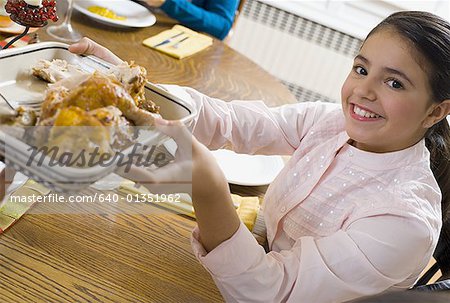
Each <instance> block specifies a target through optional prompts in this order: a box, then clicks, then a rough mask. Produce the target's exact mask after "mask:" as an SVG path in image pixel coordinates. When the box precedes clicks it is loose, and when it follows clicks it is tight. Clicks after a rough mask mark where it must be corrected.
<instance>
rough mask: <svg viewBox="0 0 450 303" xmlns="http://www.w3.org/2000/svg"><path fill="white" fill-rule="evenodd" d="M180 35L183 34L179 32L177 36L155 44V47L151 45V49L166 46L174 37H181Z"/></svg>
mask: <svg viewBox="0 0 450 303" xmlns="http://www.w3.org/2000/svg"><path fill="white" fill-rule="evenodd" d="M181 35H184V32H181V33H179V34H176V35H175V36H172V37H170V38H167V39H166V40H164V41H162V42H160V43H158V44H156V45H153V47H154V48H156V47H158V46H161V45H165V44H167V43H170V42H172V41H173V39H175V38H176V37H179V36H181Z"/></svg>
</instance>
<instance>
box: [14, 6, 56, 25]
mask: <svg viewBox="0 0 450 303" xmlns="http://www.w3.org/2000/svg"><path fill="white" fill-rule="evenodd" d="M55 6H56V1H55V0H43V1H42V5H41V6H32V5H28V4H27V3H26V2H25V1H24V0H8V2H7V3H6V5H5V9H6V12H7V13H8V14H10V18H11V19H12V20H13V21H14V22H16V23H18V24H20V25H23V26H31V27H42V26H44V25H46V24H47V20H49V19H50V20H52V21H53V22H56V21H58V16H57V15H56V7H55Z"/></svg>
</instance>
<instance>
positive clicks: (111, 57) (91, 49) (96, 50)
mask: <svg viewBox="0 0 450 303" xmlns="http://www.w3.org/2000/svg"><path fill="white" fill-rule="evenodd" d="M69 51H70V52H72V53H74V54H79V55H94V56H96V57H98V58H100V59H103V60H105V61H107V62H109V63H112V64H114V65H117V64H120V63H122V62H123V60H122V59H120V58H119V57H117V56H116V55H115V54H114V53H113V52H112V51H110V50H109V49H107V48H106V47H104V46H102V45H100V44H98V43H97V42H94V41H92V40H91V39H89V38H86V37H84V38H83V39H81V40H80V41H78V42H77V43H74V44H72V45H71V46H69Z"/></svg>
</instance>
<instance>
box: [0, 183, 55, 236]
mask: <svg viewBox="0 0 450 303" xmlns="http://www.w3.org/2000/svg"><path fill="white" fill-rule="evenodd" d="M49 193H50V190H49V189H48V188H46V187H45V186H43V185H41V184H39V183H37V182H35V181H33V180H31V179H28V180H27V182H25V184H24V185H22V186H21V187H20V188H19V189H17V190H16V191H14V192H13V193H12V194H11V195H10V197H9V198H8V201H7V202H6V203H5V204H3V205H2V207H1V208H0V234H1V233H3V232H4V231H5V230H6V229H7V228H8V227H10V226H11V225H13V224H14V223H15V222H17V221H18V220H19V219H20V218H21V217H22V216H23V215H24V214H25V213H26V212H27V211H28V210H29V209H30V208H31V206H33V204H34V203H35V202H36V200H37V199H27V198H26V197H30V196H32V195H35V196H45V195H47V194H49ZM11 196H15V197H19V198H18V200H16V199H12V198H11Z"/></svg>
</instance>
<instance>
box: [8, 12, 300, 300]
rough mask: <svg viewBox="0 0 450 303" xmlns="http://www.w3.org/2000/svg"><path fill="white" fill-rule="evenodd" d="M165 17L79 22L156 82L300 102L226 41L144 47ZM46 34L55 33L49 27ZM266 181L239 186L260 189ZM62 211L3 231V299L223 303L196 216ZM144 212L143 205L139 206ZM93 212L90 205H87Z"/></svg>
mask: <svg viewBox="0 0 450 303" xmlns="http://www.w3.org/2000/svg"><path fill="white" fill-rule="evenodd" d="M173 24H174V23H173V20H170V19H168V18H167V17H163V16H159V15H158V22H157V24H156V25H154V26H152V27H150V28H145V29H138V30H137V29H117V28H110V27H107V26H104V25H101V24H98V23H95V22H93V21H91V20H90V19H89V18H87V17H85V16H82V15H79V14H76V13H75V14H74V19H73V25H74V27H75V28H76V29H77V30H78V31H80V32H81V33H83V34H84V35H86V36H89V37H91V38H92V39H94V40H96V41H98V42H99V43H101V44H103V45H105V46H107V47H108V48H110V49H111V50H112V51H114V52H115V53H116V54H118V55H119V56H120V57H122V58H123V59H126V60H135V61H136V62H137V63H138V64H140V65H143V66H145V67H146V68H147V69H148V71H149V80H150V81H152V82H156V83H174V84H179V85H187V86H191V87H194V88H196V89H198V90H200V91H202V92H204V93H206V94H208V95H211V96H213V97H218V98H222V99H224V100H231V99H263V100H264V101H265V102H266V103H267V104H270V105H278V104H283V103H291V102H295V98H294V97H293V96H292V95H291V94H290V92H289V91H288V90H287V89H286V88H285V87H284V86H282V85H281V84H280V83H279V82H278V81H277V80H275V79H274V78H273V77H272V76H270V75H268V74H267V73H266V72H264V71H263V70H262V69H261V68H260V67H258V66H257V65H256V64H254V63H252V62H251V61H250V60H249V59H247V58H245V57H243V56H242V55H240V54H239V53H237V52H235V51H233V50H232V49H231V48H229V47H228V46H227V45H225V44H223V43H222V42H220V41H217V40H216V41H214V44H213V46H212V47H210V48H209V49H208V50H205V51H203V52H202V53H199V54H196V55H194V56H192V57H191V58H186V59H183V60H177V59H173V58H171V57H168V56H166V55H163V54H160V53H158V52H156V51H153V50H151V49H149V48H146V47H144V46H142V45H141V43H142V41H143V40H144V39H145V38H147V37H150V36H152V35H154V34H157V33H158V32H160V31H162V30H164V29H167V28H169V27H171V26H172V25H173ZM40 37H41V39H42V40H48V36H47V35H46V34H45V32H44V31H41V32H40ZM265 189H266V187H248V188H247V187H240V186H232V190H233V191H234V192H235V193H239V194H244V195H262V194H263V193H264V192H265ZM64 207H65V209H64V210H63V211H62V213H60V214H55V213H54V212H55V211H54V208H52V206H51V205H49V204H39V205H36V206H35V207H34V209H33V212H32V213H30V214H27V215H25V216H23V217H22V218H21V219H20V220H19V221H18V222H17V223H16V224H15V225H14V226H13V227H11V228H10V229H9V230H8V231H7V232H5V233H4V234H2V235H1V236H0V301H1V302H4V303H6V302H15V303H16V302H30V303H31V302H33V303H36V302H220V301H222V298H221V296H220V293H219V291H218V290H217V288H216V286H215V284H214V283H213V281H212V279H211V278H210V276H209V274H208V273H207V271H206V270H204V269H203V267H202V266H201V265H200V264H199V263H198V262H197V260H196V259H195V257H194V256H193V254H192V251H191V247H190V241H189V238H190V234H191V230H192V229H193V227H194V226H195V222H194V221H192V220H190V219H188V218H186V217H184V216H181V215H177V214H175V213H171V212H168V211H165V210H161V209H159V208H157V207H155V206H152V205H149V204H147V205H145V206H139V207H146V208H144V211H141V213H139V211H138V212H136V211H135V210H133V209H132V210H130V211H126V212H125V213H115V212H114V211H112V210H111V207H109V206H107V205H104V204H103V205H102V204H99V203H97V204H96V206H94V208H95V210H94V211H88V213H84V214H83V211H82V210H80V208H83V207H84V206H82V205H77V204H68V203H66V204H65V206H64ZM140 209H141V210H142V208H140ZM89 212H90V213H89Z"/></svg>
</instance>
